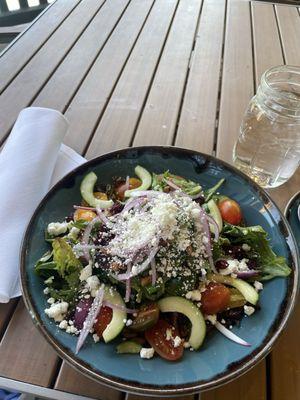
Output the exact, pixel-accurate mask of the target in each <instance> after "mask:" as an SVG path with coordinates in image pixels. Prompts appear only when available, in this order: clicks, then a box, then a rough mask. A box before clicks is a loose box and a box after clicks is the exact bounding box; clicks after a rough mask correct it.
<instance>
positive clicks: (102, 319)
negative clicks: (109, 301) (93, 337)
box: [94, 306, 113, 338]
mask: <svg viewBox="0 0 300 400" xmlns="http://www.w3.org/2000/svg"><path fill="white" fill-rule="evenodd" d="M112 314H113V312H112V309H111V308H110V307H107V306H102V307H101V309H100V311H99V314H98V316H97V319H96V321H95V324H94V329H95V332H96V333H97V335H98V336H99V337H100V338H101V337H102V334H103V332H104V331H105V329H106V327H107V325H108V324H109V323H110V321H111V320H112Z"/></svg>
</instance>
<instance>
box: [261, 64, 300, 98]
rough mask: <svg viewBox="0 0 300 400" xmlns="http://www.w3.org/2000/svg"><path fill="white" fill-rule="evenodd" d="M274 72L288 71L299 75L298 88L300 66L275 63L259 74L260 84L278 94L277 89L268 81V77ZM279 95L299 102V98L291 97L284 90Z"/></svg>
mask: <svg viewBox="0 0 300 400" xmlns="http://www.w3.org/2000/svg"><path fill="white" fill-rule="evenodd" d="M275 72H283V73H284V72H290V73H293V74H294V75H299V88H300V66H297V65H288V64H282V65H276V66H274V67H271V68H269V69H267V70H266V71H265V72H264V73H263V74H262V76H261V85H262V86H264V87H267V89H268V90H270V92H272V93H274V94H278V89H276V88H274V87H273V86H271V85H270V82H269V81H268V78H269V77H270V76H271V75H272V74H273V73H275ZM280 96H282V97H284V98H286V99H287V100H289V101H295V102H299V103H300V98H299V100H296V99H291V98H290V97H289V96H288V95H287V94H285V93H284V92H281V93H280Z"/></svg>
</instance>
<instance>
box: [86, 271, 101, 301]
mask: <svg viewBox="0 0 300 400" xmlns="http://www.w3.org/2000/svg"><path fill="white" fill-rule="evenodd" d="M86 287H87V289H88V290H89V291H90V293H91V296H92V297H96V294H97V291H98V289H99V287H100V281H99V278H98V276H96V275H92V276H89V277H88V278H87V279H86Z"/></svg>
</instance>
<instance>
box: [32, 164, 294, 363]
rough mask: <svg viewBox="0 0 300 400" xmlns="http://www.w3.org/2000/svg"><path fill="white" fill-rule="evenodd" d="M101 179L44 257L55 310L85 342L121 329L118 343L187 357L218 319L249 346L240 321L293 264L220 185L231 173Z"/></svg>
mask: <svg viewBox="0 0 300 400" xmlns="http://www.w3.org/2000/svg"><path fill="white" fill-rule="evenodd" d="M135 174H136V175H137V178H134V177H131V178H130V177H126V178H123V177H116V179H115V180H114V181H113V182H112V183H111V184H110V185H108V186H107V187H105V188H103V186H100V184H99V183H98V180H97V176H96V174H95V173H94V172H90V173H88V174H87V175H86V176H85V177H84V179H83V181H82V183H81V188H80V191H81V195H82V203H81V204H80V205H74V210H73V211H72V210H70V212H72V213H71V215H70V216H68V217H66V218H65V219H64V221H61V222H51V223H50V224H49V225H48V226H47V228H46V233H45V240H46V241H47V242H49V246H50V249H49V251H48V252H47V253H46V254H44V255H43V256H42V257H41V258H40V259H39V260H38V262H37V263H36V266H35V272H36V273H37V274H38V275H39V276H40V277H41V278H43V280H44V282H45V289H44V293H45V295H47V297H48V298H47V302H48V304H49V307H48V308H46V309H45V313H46V314H47V315H48V316H49V318H53V319H54V321H55V322H57V323H58V326H59V328H60V329H62V330H65V331H66V332H67V333H70V334H74V335H78V336H79V337H78V341H77V348H76V351H77V352H78V351H79V350H80V348H81V347H82V346H83V344H84V342H85V340H86V338H87V337H88V335H89V334H90V333H91V334H92V336H93V339H94V341H95V342H98V341H100V340H103V341H104V342H109V341H111V340H113V339H115V338H116V337H120V339H121V340H120V344H119V345H118V346H117V352H118V353H120V354H123V353H140V356H141V357H142V358H151V357H153V355H154V354H155V353H156V354H158V355H160V356H161V357H163V358H166V359H168V360H178V359H180V358H181V357H182V356H183V353H184V348H189V349H190V350H196V349H198V348H199V347H200V346H201V344H202V343H203V340H204V339H205V336H206V334H207V331H208V330H210V329H211V328H213V327H215V328H216V329H217V330H219V331H220V332H221V333H223V334H224V335H225V336H227V337H228V338H229V339H231V340H234V341H235V342H237V343H239V344H241V345H245V346H249V345H250V344H249V343H247V342H245V341H244V340H243V339H241V338H239V337H238V336H237V335H235V334H234V333H233V332H232V331H231V329H232V325H234V324H236V323H239V321H240V320H241V318H243V317H244V316H247V317H248V316H250V315H251V314H253V313H254V312H255V311H256V310H257V309H258V308H259V305H258V302H259V291H260V290H262V289H263V284H262V282H263V281H266V280H269V279H272V278H274V277H286V276H288V275H289V273H290V268H289V267H288V265H287V264H286V261H285V259H284V258H283V257H280V256H277V255H276V254H275V253H274V252H273V250H272V249H271V247H270V244H269V241H268V238H267V233H266V232H265V231H264V229H263V228H262V227H261V226H246V225H245V221H244V219H243V215H242V211H241V208H240V206H239V204H238V203H237V202H236V201H234V200H233V199H230V198H228V197H227V196H225V195H224V194H220V193H219V190H220V191H221V190H222V184H223V183H224V179H222V180H220V181H219V182H218V183H217V184H216V185H215V186H214V187H212V188H205V189H204V188H202V186H201V185H200V183H197V182H193V181H191V180H188V179H185V178H183V177H181V176H177V175H173V174H172V173H170V172H169V171H166V172H164V173H162V174H154V173H153V174H150V173H149V172H148V171H147V170H146V169H145V168H143V167H141V166H137V167H136V168H135Z"/></svg>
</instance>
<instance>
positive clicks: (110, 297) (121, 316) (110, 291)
mask: <svg viewBox="0 0 300 400" xmlns="http://www.w3.org/2000/svg"><path fill="white" fill-rule="evenodd" d="M103 300H104V301H108V302H109V303H111V304H115V305H117V306H123V307H124V308H125V307H126V306H125V303H124V301H123V299H122V297H121V295H120V294H119V293H118V292H117V291H116V290H115V289H114V288H112V287H109V286H105V288H104V297H103ZM126 318H127V314H126V312H125V311H122V310H119V309H116V308H114V309H113V315H112V320H111V321H110V323H109V324H108V325H107V327H106V328H105V330H104V332H103V334H102V337H103V340H104V342H105V343H108V342H110V341H111V340H113V339H114V338H115V337H117V336H118V335H119V333H120V332H121V331H122V329H123V328H124V325H125V323H124V320H125V321H126Z"/></svg>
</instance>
